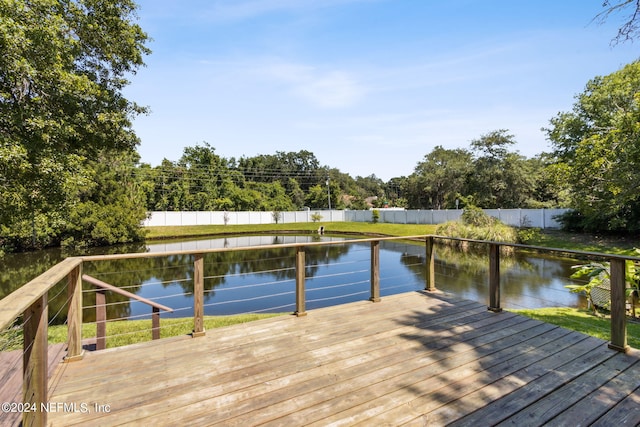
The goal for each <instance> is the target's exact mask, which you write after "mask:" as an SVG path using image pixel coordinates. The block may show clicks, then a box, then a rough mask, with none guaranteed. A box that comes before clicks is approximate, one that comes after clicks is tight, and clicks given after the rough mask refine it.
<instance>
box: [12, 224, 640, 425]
mask: <svg viewBox="0 0 640 427" xmlns="http://www.w3.org/2000/svg"><path fill="white" fill-rule="evenodd" d="M394 241H396V242H397V241H412V245H416V244H417V243H416V242H418V243H421V244H423V245H424V249H423V251H422V252H421V254H419V255H415V254H414V255H410V254H404V255H402V256H401V258H402V259H403V263H404V264H403V265H404V267H405V270H403V272H400V273H390V272H389V271H390V270H389V269H388V268H387V267H386V266H385V264H384V260H381V257H380V246H381V242H394ZM459 241H464V242H466V243H473V244H477V245H481V246H485V247H488V248H489V251H488V252H489V254H488V257H486V258H485V261H486V262H487V264H486V265H487V266H488V268H487V270H488V272H487V274H486V277H485V279H483V282H484V283H476V284H475V285H474V286H475V287H477V288H478V289H480V291H479V292H483V293H484V294H485V295H486V296H487V301H488V303H487V307H488V309H489V310H491V311H494V312H500V311H501V310H502V309H503V305H504V300H503V296H502V291H503V287H504V283H501V271H500V265H501V248H503V247H511V248H523V249H527V250H537V251H541V252H545V253H550V252H555V253H564V254H571V255H574V256H577V257H582V258H586V259H598V260H602V259H604V260H607V261H609V262H610V263H611V274H610V276H611V277H610V282H611V308H610V313H611V322H610V331H611V340H610V343H609V347H610V348H612V349H615V350H618V351H626V350H627V348H628V345H627V336H626V313H625V308H626V303H627V301H626V295H625V276H624V273H625V262H628V261H631V262H639V261H640V259H639V258H635V257H627V256H620V255H611V254H601V253H594V252H583V251H570V250H564V249H550V248H543V247H533V246H526V245H517V244H508V243H499V242H487V241H477V240H468V239H455V238H447V237H441V236H431V235H421V236H409V237H384V238H383V237H378V238H370V239H357V240H345V241H324V242H310V243H285V244H276V245H267V246H259V247H240V248H215V249H206V250H205V249H203V250H196V251H194V250H186V251H173V252H165V253H135V254H116V255H95V256H86V257H73V258H67V259H66V260H64V261H62V262H61V263H59V264H57V265H56V266H54V267H52V268H51V269H49V270H48V271H46V272H45V273H43V274H41V275H40V276H38V277H37V278H35V279H33V280H32V281H30V282H29V283H27V284H25V285H24V286H23V287H21V288H20V289H18V290H17V291H15V292H13V293H12V294H10V295H8V296H7V297H5V298H4V299H2V300H0V331H3V334H7V335H8V336H10V338H8V339H3V341H5V344H4V346H5V347H6V346H7V345H11V346H14V345H15V342H16V341H20V340H22V342H23V344H22V347H23V350H22V358H21V359H22V364H23V381H24V387H23V390H24V391H23V396H22V398H20V399H18V398H17V397H16V398H15V401H22V402H32V403H34V404H35V405H38V407H39V405H41V404H46V402H47V378H48V360H47V359H48V351H47V348H48V340H47V335H48V329H49V326H50V325H51V324H52V323H56V324H60V323H63V324H66V334H67V338H66V355H65V357H64V361H65V362H72V361H74V360H78V359H82V357H83V354H84V353H83V352H84V348H83V342H84V341H83V340H85V339H86V338H88V337H86V336H83V325H86V324H88V323H95V325H96V342H97V348H98V349H100V348H104V347H106V346H107V338H108V337H109V336H108V335H107V333H106V331H107V330H106V324H107V323H108V322H110V321H118V320H122V321H124V320H131V319H138V318H143V317H145V316H147V317H148V316H149V314H143V313H141V312H140V313H138V312H137V311H136V310H137V309H132V304H133V302H134V301H138V303H139V304H140V305H141V306H144V307H147V310H148V309H149V307H151V314H150V316H151V327H150V328H147V329H145V331H143V332H146V333H148V332H151V334H150V335H151V337H152V339H158V338H160V336H161V335H160V320H159V317H160V312H161V311H162V312H164V313H166V316H178V317H180V318H182V320H181V321H180V323H181V324H183V325H189V326H190V327H191V332H190V335H191V336H192V337H194V338H196V337H200V336H203V335H206V333H207V331H206V330H205V313H208V312H211V311H213V312H214V313H218V314H220V313H226V312H227V311H233V310H235V309H233V310H232V309H230V308H227V307H235V306H239V307H240V308H239V309H238V310H239V311H243V312H246V313H266V312H282V311H288V312H293V314H295V315H296V316H305V315H307V311H306V310H307V307H316V306H321V305H331V304H334V303H336V302H342V301H345V300H354V299H356V300H365V299H366V300H369V301H372V302H378V301H380V300H381V295H382V296H384V295H388V294H391V293H397V292H403V291H410V290H413V289H412V288H411V287H412V286H415V285H409V286H408V285H407V283H421V285H420V288H422V289H424V290H426V291H432V292H433V291H436V290H437V288H438V282H441V283H443V284H444V283H446V281H447V280H450V279H452V278H454V277H455V275H456V270H455V268H454V267H451V266H448V265H443V264H441V263H440V262H439V269H438V270H439V272H438V275H436V268H435V266H436V258H435V252H436V251H435V248H436V246H438V247H440V245H442V244H443V243H445V242H459ZM331 247H335V248H336V250H338V249H340V248H343V249H344V250H349V248H352V247H353V248H355V249H353V251H354V252H357V255H356V258H355V259H354V260H351V261H346V262H345V261H342V262H341V261H337V259H338V257H334V258H331V257H330V256H329V249H330V248H331ZM283 250H286V251H285V252H286V253H284V252H281V251H283ZM252 251H266V252H263V253H262V254H265V255H264V256H262V255H259V256H251V257H246V258H245V259H244V260H243V261H238V260H237V259H235V258H234V254H237V253H239V252H245V253H250V252H252ZM269 251H272V252H269ZM287 251H288V252H287ZM322 251H324V252H322ZM225 254H227V255H225ZM141 258H145V259H162V260H164V261H162V262H158V263H156V265H155V266H154V267H153V268H151V269H150V270H149V271H146V270H143V269H140V268H138V267H135V266H132V267H131V268H129V269H126V268H123V269H122V270H120V271H110V270H108V269H107V271H100V270H99V269H98V268H96V267H98V266H100V263H105V262H107V263H108V262H115V261H126V260H133V259H141ZM268 259H271V260H275V261H276V264H277V265H276V266H275V267H274V266H269V265H268V263H267V262H266V261H267V260H268ZM172 263H175V265H173V264H172ZM114 265H116V264H114ZM332 266H333V267H334V269H333V270H331V269H329V267H332ZM440 267H442V268H440ZM110 268H117V267H110ZM83 269H86V270H87V271H90V272H91V274H90V275H89V274H85V273H83ZM381 272H382V273H381ZM478 277H480V276H478ZM60 283H62V285H59V284H60ZM83 283H85V284H86V285H88V286H87V287H86V288H85V290H84V291H83ZM56 286H60V287H56ZM169 286H176V287H179V288H180V289H181V292H179V291H175V292H174V291H173V290H172V291H171V292H169V293H168V294H167V293H165V294H161V293H160V292H158V289H164V288H166V287H169ZM414 289H415V288H414ZM136 292H140V293H143V294H149V295H150V296H141V295H138V294H136ZM106 295H110V296H111V297H110V298H108V297H106ZM221 296H223V297H221ZM529 297H531V298H533V299H535V298H537V297H536V296H535V295H529ZM83 299H84V300H85V302H86V303H85V305H84V306H83ZM174 299H177V300H180V301H181V303H180V304H178V305H176V304H174V303H173V302H172V301H174ZM539 299H540V304H541V305H545V304H547V303H550V302H551V301H549V300H545V298H539ZM552 299H553V298H552ZM54 300H55V301H58V300H59V302H58V303H56V307H57V308H56V310H55V312H54V313H53V315H52V316H49V312H48V310H49V307H50V304H49V303H50V302H52V301H54ZM165 300H166V301H167V302H165ZM159 301H163V302H162V303H160V302H159ZM514 305H516V306H517V303H516V304H514ZM62 307H64V309H63V308H62ZM65 309H66V318H65V319H61V317H64V313H65ZM132 310H133V311H134V312H133V313H132V312H131V311H132ZM92 313H93V314H92ZM109 313H111V315H110V314H109ZM163 318H164V317H163ZM17 319H18V320H17ZM17 323H19V324H20V326H16V324H17ZM16 331H18V332H21V333H22V336H23V337H22V338H20V337H18V336H17V335H20V334H19V333H16ZM12 334H13V335H15V336H11V335H12ZM115 335H119V334H115ZM7 343H10V344H7ZM0 347H1V346H0ZM0 350H3V349H2V348H0ZM16 363H18V362H16ZM45 424H46V411H42V410H39V411H33V412H25V413H23V425H45Z"/></svg>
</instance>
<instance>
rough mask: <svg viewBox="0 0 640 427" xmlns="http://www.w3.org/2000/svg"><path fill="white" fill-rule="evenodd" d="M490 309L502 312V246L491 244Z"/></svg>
mask: <svg viewBox="0 0 640 427" xmlns="http://www.w3.org/2000/svg"><path fill="white" fill-rule="evenodd" d="M488 309H489V310H491V311H493V312H496V313H498V312H500V311H502V308H501V307H500V246H499V245H496V244H494V243H492V244H490V245H489V307H488Z"/></svg>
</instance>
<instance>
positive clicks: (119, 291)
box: [82, 274, 173, 313]
mask: <svg viewBox="0 0 640 427" xmlns="http://www.w3.org/2000/svg"><path fill="white" fill-rule="evenodd" d="M82 280H84V281H85V282H87V283H91V284H92V285H94V286H97V287H99V288H101V289H104V290H107V291H111V292H115V293H116V294H120V295H122V296H124V297H127V298H131V299H134V300H136V301H139V302H141V303H143V304H147V305H150V306H151V307H155V308H157V309H160V310H164V311H168V312H169V313H173V309H172V308H171V307H167V306H166V305H162V304H158V303H157V302H155V301H151V300H150V299H147V298H144V297H141V296H139V295H136V294H133V293H131V292H129V291H125V290H124V289H121V288H118V287H117V286H113V285H110V284H109V283H107V282H103V281H102V280H99V279H96V278H95V277H91V276H89V275H87V274H83V275H82Z"/></svg>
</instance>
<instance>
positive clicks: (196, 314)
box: [192, 254, 205, 338]
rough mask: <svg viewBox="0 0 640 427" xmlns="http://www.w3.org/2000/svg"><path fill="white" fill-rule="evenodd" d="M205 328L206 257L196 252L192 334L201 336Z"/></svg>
mask: <svg viewBox="0 0 640 427" xmlns="http://www.w3.org/2000/svg"><path fill="white" fill-rule="evenodd" d="M204 334H205V330H204V257H203V255H202V254H195V260H194V262H193V333H192V336H193V337H194V338H195V337H201V336H203V335H204Z"/></svg>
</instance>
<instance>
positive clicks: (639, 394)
mask: <svg viewBox="0 0 640 427" xmlns="http://www.w3.org/2000/svg"><path fill="white" fill-rule="evenodd" d="M638 408H640V388H637V389H635V390H634V391H633V392H632V393H631V394H629V395H628V396H627V397H626V398H625V399H624V400H622V401H621V402H620V403H618V404H617V405H616V406H614V407H613V408H612V409H611V410H609V411H608V412H607V413H606V414H604V416H602V417H601V418H599V419H598V420H597V421H595V422H594V423H593V424H592V426H593V427H610V426H638V425H640V410H638Z"/></svg>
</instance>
